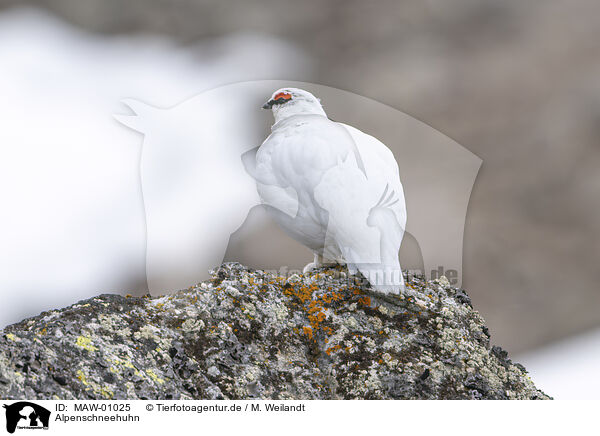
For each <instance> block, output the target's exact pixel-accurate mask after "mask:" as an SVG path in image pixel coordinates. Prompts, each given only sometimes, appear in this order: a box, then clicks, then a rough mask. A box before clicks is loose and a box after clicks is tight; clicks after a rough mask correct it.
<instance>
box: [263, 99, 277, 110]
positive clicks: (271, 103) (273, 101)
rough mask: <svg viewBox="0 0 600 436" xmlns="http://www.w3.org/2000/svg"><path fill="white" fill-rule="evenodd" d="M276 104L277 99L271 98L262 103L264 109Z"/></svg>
mask: <svg viewBox="0 0 600 436" xmlns="http://www.w3.org/2000/svg"><path fill="white" fill-rule="evenodd" d="M274 104H275V100H269V101H268V102H266V103H265V104H263V105H262V108H263V109H271V108H272V107H273V105H274Z"/></svg>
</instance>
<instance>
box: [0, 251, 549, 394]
mask: <svg viewBox="0 0 600 436" xmlns="http://www.w3.org/2000/svg"><path fill="white" fill-rule="evenodd" d="M346 277H347V272H346V271H345V270H344V269H343V268H342V267H337V268H333V269H318V270H315V271H312V272H310V273H307V274H304V275H294V276H292V277H289V278H285V277H282V276H280V275H277V274H275V273H270V272H265V271H260V270H250V269H248V268H245V267H244V266H242V265H240V264H237V263H227V264H224V265H222V266H221V267H219V268H217V269H216V270H215V271H213V272H212V278H211V280H209V281H207V282H203V283H200V284H198V285H196V286H193V287H191V288H189V289H186V290H182V291H179V292H177V293H175V294H172V295H166V296H161V297H150V296H145V297H122V296H120V295H107V294H105V295H100V296H98V297H95V298H91V299H89V300H85V301H81V302H79V303H77V304H74V305H72V306H70V307H67V308H64V309H61V310H54V311H51V312H44V313H42V314H40V315H39V316H37V317H34V318H30V319H27V320H24V321H22V322H20V323H17V324H13V325H11V326H8V327H6V328H5V329H4V330H3V331H0V397H2V398H6V399H16V398H29V399H249V398H262V399H360V398H363V399H548V398H549V397H548V396H547V395H546V394H544V393H543V392H541V391H540V390H539V389H537V388H536V387H535V385H534V384H533V382H532V381H531V380H530V378H529V377H528V375H527V373H526V371H525V368H523V367H522V366H521V365H519V364H515V363H513V362H511V360H510V359H509V358H508V356H507V353H506V352H505V351H503V350H502V349H501V348H499V347H496V346H491V344H490V337H489V333H488V330H487V328H486V327H485V325H484V322H483V320H482V318H481V317H480V316H479V314H478V313H477V312H476V311H475V310H473V308H472V305H471V301H470V299H469V297H468V295H467V294H466V293H465V292H464V291H463V290H461V289H456V288H453V287H451V286H450V285H449V283H448V282H447V281H444V280H436V281H426V280H424V278H423V277H409V278H408V280H407V289H408V291H409V292H408V293H407V294H406V295H404V296H382V295H379V294H377V293H374V292H372V291H371V290H370V288H369V287H368V285H367V286H365V285H363V284H361V283H360V282H359V281H356V280H353V279H352V278H350V279H348V278H346Z"/></svg>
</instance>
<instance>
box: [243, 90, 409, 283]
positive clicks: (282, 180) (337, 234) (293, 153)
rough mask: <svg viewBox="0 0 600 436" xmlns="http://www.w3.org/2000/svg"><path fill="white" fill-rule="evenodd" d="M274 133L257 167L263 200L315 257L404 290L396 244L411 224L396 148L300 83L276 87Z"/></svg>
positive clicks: (271, 103)
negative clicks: (342, 119) (336, 113)
mask: <svg viewBox="0 0 600 436" xmlns="http://www.w3.org/2000/svg"><path fill="white" fill-rule="evenodd" d="M263 108H265V109H271V110H272V111H273V115H274V117H275V123H274V124H273V126H272V127H271V131H272V133H271V134H270V135H269V137H268V138H267V139H266V140H265V141H264V142H263V144H262V145H261V146H260V147H259V148H258V151H257V153H256V162H255V167H254V168H253V170H252V173H253V174H252V175H253V176H254V178H255V179H256V181H257V190H258V193H259V195H260V197H261V200H262V202H263V204H265V205H266V206H267V207H268V210H269V211H270V213H271V214H272V215H273V216H274V218H275V220H276V221H277V222H278V223H279V225H281V226H282V227H283V229H284V230H285V231H286V232H287V233H288V234H289V235H290V236H292V237H293V238H294V239H296V240H297V241H299V242H300V243H302V244H304V245H305V246H307V247H309V248H310V249H311V250H312V251H313V253H314V255H315V258H314V262H312V263H310V264H308V265H307V266H306V267H305V268H304V271H305V272H306V271H308V270H310V269H312V268H316V267H320V266H322V265H326V264H331V263H342V264H343V263H345V264H346V265H347V266H348V270H349V272H350V273H351V274H355V273H356V272H357V270H358V271H360V272H361V273H362V274H363V275H364V276H365V278H366V279H367V280H368V281H369V282H370V283H371V285H372V287H373V288H375V289H376V290H378V291H380V292H384V293H400V292H403V291H404V279H403V277H402V272H401V269H400V262H399V259H398V251H399V249H400V244H401V242H402V236H403V235H404V229H405V226H406V206H405V202H404V191H403V189H402V184H401V183H400V176H399V170H398V165H397V163H396V160H395V159H394V156H393V154H392V152H391V151H390V150H389V149H388V148H387V147H386V146H385V145H384V144H383V143H381V142H380V141H378V140H377V139H375V138H374V137H372V136H370V135H367V134H365V133H363V132H361V131H360V130H358V129H356V128H354V127H351V126H348V125H346V124H342V123H338V122H335V121H332V120H330V119H329V118H327V115H326V114H325V111H324V110H323V107H322V106H321V103H320V101H319V100H318V99H317V98H316V97H315V96H314V95H312V94H311V93H310V92H307V91H304V90H302V89H297V88H282V89H279V90H278V91H275V92H274V93H273V95H272V97H271V98H270V99H269V101H267V103H265V105H264V106H263Z"/></svg>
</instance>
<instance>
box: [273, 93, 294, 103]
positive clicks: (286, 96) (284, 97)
mask: <svg viewBox="0 0 600 436" xmlns="http://www.w3.org/2000/svg"><path fill="white" fill-rule="evenodd" d="M279 99H282V100H291V99H292V94H288V93H287V92H279V93H278V94H277V95H275V96H274V97H273V100H275V101H277V100H279Z"/></svg>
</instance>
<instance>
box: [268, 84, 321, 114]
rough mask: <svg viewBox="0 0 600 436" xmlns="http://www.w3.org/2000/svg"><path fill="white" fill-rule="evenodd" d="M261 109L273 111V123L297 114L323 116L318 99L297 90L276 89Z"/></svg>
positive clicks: (301, 90)
mask: <svg viewBox="0 0 600 436" xmlns="http://www.w3.org/2000/svg"><path fill="white" fill-rule="evenodd" d="M263 109H271V110H272V111H273V116H274V117H275V122H277V121H279V120H282V119H284V118H287V117H290V116H292V115H299V114H306V115H307V114H312V115H323V116H325V111H324V110H323V106H321V102H320V101H319V99H318V98H317V97H315V96H314V95H312V94H311V93H310V92H308V91H305V90H303V89H299V88H281V89H278V90H277V91H275V92H274V93H273V95H272V96H271V98H270V99H269V100H268V101H267V102H266V103H265V104H264V105H263Z"/></svg>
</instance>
